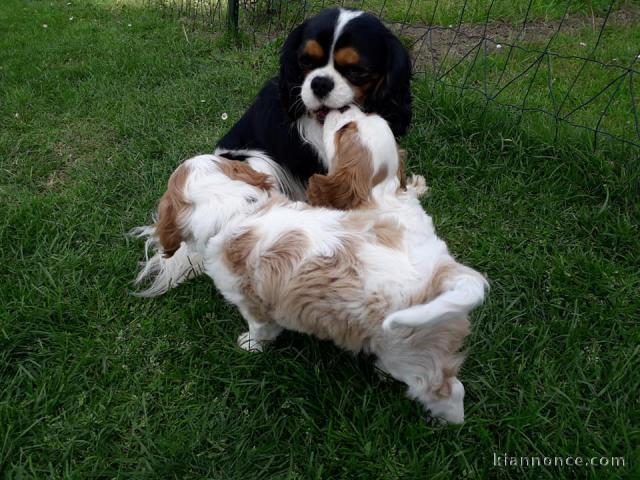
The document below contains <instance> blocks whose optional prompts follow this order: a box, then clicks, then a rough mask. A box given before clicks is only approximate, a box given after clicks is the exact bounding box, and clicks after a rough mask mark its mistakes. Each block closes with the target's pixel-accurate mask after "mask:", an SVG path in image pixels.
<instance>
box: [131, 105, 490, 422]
mask: <svg viewBox="0 0 640 480" xmlns="http://www.w3.org/2000/svg"><path fill="white" fill-rule="evenodd" d="M322 138H323V143H324V147H323V148H324V150H325V151H326V155H327V158H329V162H328V173H327V175H314V176H313V177H311V179H310V181H309V187H308V197H309V203H304V202H298V201H293V200H290V199H289V198H287V197H286V196H285V195H283V194H282V193H281V192H280V189H279V188H278V186H277V183H276V182H277V178H278V175H279V174H280V173H281V172H280V171H279V170H278V168H279V167H278V166H277V165H276V164H274V163H261V161H259V160H256V159H251V160H250V161H249V162H238V161H234V160H229V159H225V158H223V157H216V156H200V157H196V158H193V159H190V160H188V161H186V162H185V163H183V164H182V165H181V166H180V167H179V168H178V169H177V170H176V172H175V173H174V174H173V175H172V177H171V179H170V181H169V189H168V191H167V192H166V193H165V195H164V196H163V198H162V199H161V201H160V204H159V218H158V221H157V223H156V225H155V226H153V227H143V228H142V229H140V230H139V231H138V233H140V234H141V235H143V236H147V237H149V240H148V242H149V243H152V244H155V245H156V247H157V252H156V254H155V255H154V256H153V257H152V258H151V259H148V261H147V262H146V265H145V267H144V268H143V270H142V272H141V274H140V275H139V277H138V281H142V280H144V279H145V278H147V277H152V278H153V279H154V280H153V284H152V285H151V287H150V289H149V290H147V291H146V292H143V294H145V295H157V294H159V293H162V292H163V291H165V290H166V289H168V288H171V287H172V286H174V285H176V284H177V283H180V281H182V280H184V279H186V278H188V277H190V276H193V275H195V274H198V273H200V272H201V271H204V272H206V274H207V275H209V276H210V277H211V278H212V279H213V281H214V283H215V285H216V287H217V288H218V289H219V291H220V292H221V293H222V295H223V296H224V297H225V298H226V299H227V300H228V301H229V302H231V303H233V304H234V305H236V306H237V307H238V309H239V311H240V313H241V314H242V316H243V317H244V318H245V320H246V321H247V323H248V327H249V328H248V331H247V332H245V333H243V334H242V335H240V337H239V338H238V344H239V345H240V346H241V347H242V348H244V349H246V350H250V351H261V350H262V349H263V346H264V345H265V344H266V343H267V342H269V341H271V340H273V339H275V338H276V337H277V336H278V334H279V333H280V332H281V331H282V330H283V329H288V330H294V331H298V332H304V333H308V334H312V335H315V336H316V337H318V338H321V339H328V340H332V341H333V342H335V343H336V344H337V345H339V346H340V347H343V348H345V349H347V350H350V351H352V352H365V353H369V354H372V355H374V356H375V357H376V365H377V366H378V368H380V369H381V370H382V371H384V372H386V373H388V374H389V375H391V376H392V377H394V378H396V379H398V380H400V381H402V382H404V383H405V384H407V385H408V387H409V388H408V396H409V397H410V398H413V399H416V400H418V401H419V402H421V403H422V404H423V405H424V407H425V408H426V409H427V410H429V411H430V412H431V414H432V415H433V416H434V417H437V418H439V419H441V420H444V421H447V422H452V423H461V422H463V420H464V407H463V398H464V387H463V385H462V383H461V382H460V381H459V380H458V378H457V374H458V370H459V369H460V366H461V364H462V361H463V358H464V355H463V354H462V353H461V352H460V348H461V346H462V343H463V340H464V338H465V337H466V336H467V335H468V334H469V321H468V314H469V312H470V311H471V310H472V309H473V308H475V307H477V306H478V305H480V304H481V303H482V302H483V300H484V296H485V289H486V287H487V282H486V280H485V278H484V277H483V276H482V275H481V274H480V273H478V272H477V271H475V270H473V269H471V268H469V267H467V266H465V265H463V264H461V263H459V262H457V261H456V260H455V259H454V258H453V257H452V256H451V254H450V253H449V251H448V249H447V246H446V244H445V242H444V241H442V240H441V239H440V238H438V236H437V235H436V232H435V229H434V226H433V222H432V220H431V217H430V216H429V215H427V214H426V213H425V211H424V210H423V208H422V206H421V204H420V201H419V197H420V196H421V194H423V193H424V192H425V191H426V185H425V180H424V178H423V177H420V176H413V177H411V178H410V179H409V180H408V181H407V182H406V185H405V186H403V177H402V162H401V159H400V154H399V152H398V149H397V146H396V142H395V138H394V135H393V132H392V130H391V128H390V126H389V125H388V123H387V122H386V121H385V120H384V119H383V118H382V117H380V116H378V115H371V114H366V113H363V112H362V111H360V109H358V108H355V107H353V108H348V109H347V110H346V111H343V112H340V111H338V110H333V111H331V112H329V113H328V114H327V115H326V116H325V118H324V127H323V135H322ZM170 255H172V256H170Z"/></svg>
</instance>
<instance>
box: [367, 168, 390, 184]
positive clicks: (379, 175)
mask: <svg viewBox="0 0 640 480" xmlns="http://www.w3.org/2000/svg"><path fill="white" fill-rule="evenodd" d="M388 173H389V169H388V168H387V166H386V165H382V167H380V170H378V171H377V172H376V174H375V175H374V176H373V179H371V184H372V186H374V187H375V186H376V185H378V184H379V183H380V182H382V181H383V180H384V179H385V178H387V174H388Z"/></svg>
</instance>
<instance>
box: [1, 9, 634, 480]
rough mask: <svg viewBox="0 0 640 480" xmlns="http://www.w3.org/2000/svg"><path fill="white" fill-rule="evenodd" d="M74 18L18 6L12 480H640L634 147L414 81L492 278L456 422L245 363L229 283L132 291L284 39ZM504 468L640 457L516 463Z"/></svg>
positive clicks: (409, 141)
mask: <svg viewBox="0 0 640 480" xmlns="http://www.w3.org/2000/svg"><path fill="white" fill-rule="evenodd" d="M66 3H67V2H66V1H54V2H51V0H47V1H39V0H37V1H29V2H26V1H20V0H5V2H3V3H2V4H0V29H1V34H0V67H1V70H0V162H1V163H0V168H1V169H2V170H1V171H2V176H1V177H0V205H2V207H1V208H0V284H1V288H0V305H2V308H1V309H0V385H2V389H1V390H0V477H4V478H45V477H46V478H48V477H51V478H88V477H101V478H114V477H115V478H171V477H175V478H220V479H235V478H238V479H240V478H252V479H261V478H290V479H294V478H299V479H309V478H349V479H353V478H356V479H370V478H381V479H393V478H411V479H413V478H416V479H418V478H419V479H424V478H441V479H448V478H518V479H520V478H535V479H538V478H585V477H587V478H598V479H601V478H612V479H618V478H638V474H639V473H640V472H639V471H638V465H639V463H638V462H639V461H640V458H639V454H640V442H639V441H640V425H639V420H640V408H639V404H638V392H639V391H640V373H639V371H638V369H637V365H638V362H639V360H640V347H639V346H638V345H639V344H640V329H639V328H638V315H639V313H640V302H639V295H638V293H639V289H640V272H639V269H638V265H640V248H639V247H640V245H639V241H638V231H637V227H638V223H639V220H640V212H639V211H638V210H639V209H638V192H639V191H640V180H639V176H640V172H639V165H640V158H639V155H638V150H637V149H633V148H631V147H628V148H627V147H624V146H622V145H619V144H616V143H601V144H600V148H599V150H598V151H597V152H595V153H593V152H591V151H590V148H589V146H590V145H589V143H588V141H586V140H584V139H583V138H582V137H581V135H580V134H578V133H574V132H566V134H565V135H563V136H562V138H561V141H559V142H558V143H556V144H552V143H551V139H550V137H549V136H548V134H547V132H546V130H545V129H544V128H536V125H534V124H533V123H532V125H530V126H528V125H523V126H520V127H519V126H518V124H517V123H516V122H515V119H514V118H513V117H512V116H511V115H510V114H509V113H508V112H503V111H500V110H496V109H493V108H489V109H488V110H487V111H486V112H484V110H483V108H482V106H480V105H479V106H476V105H475V103H474V102H473V101H472V100H469V101H467V100H464V101H461V100H460V99H458V98H456V95H455V94H454V93H453V92H451V91H449V90H442V91H440V90H438V89H436V92H435V94H434V92H432V91H431V89H430V88H429V85H428V84H427V83H425V82H421V81H419V80H416V82H415V83H414V95H415V120H414V123H413V126H412V130H411V132H410V134H409V135H408V136H407V137H406V138H405V139H404V141H403V146H404V147H405V148H407V149H408V150H409V155H410V162H409V169H410V170H412V171H415V172H420V173H422V174H424V175H425V176H426V177H427V179H428V182H429V184H430V186H431V188H432V193H431V195H430V197H429V198H428V199H427V200H426V201H425V207H426V208H427V210H428V211H429V212H430V213H431V214H432V215H433V217H434V221H435V223H436V225H437V227H438V229H439V232H440V233H441V235H442V236H443V237H444V238H445V239H446V240H447V241H448V242H449V244H450V247H451V250H452V251H453V252H454V253H455V254H456V255H457V256H458V257H459V258H461V259H462V260H464V261H465V262H467V263H469V264H470V265H472V266H474V267H476V268H478V269H479V270H481V271H483V272H486V274H487V276H488V277H489V279H490V281H491V285H492V289H491V292H490V295H489V300H488V302H487V304H486V305H485V306H483V307H482V308H480V309H478V311H477V312H475V313H474V315H473V318H472V324H473V333H472V336H471V337H470V340H469V342H468V344H467V351H468V353H469V358H468V361H467V363H466V364H465V366H464V369H463V371H462V374H461V377H462V380H463V381H464V382H465V384H466V386H467V392H468V393H467V399H466V405H467V417H468V421H467V423H466V424H465V425H464V426H462V427H459V428H456V427H440V426H434V425H431V424H427V423H426V422H425V421H424V416H423V413H422V411H421V408H420V407H419V406H418V405H417V404H416V403H415V402H411V401H409V400H407V399H405V398H404V391H403V390H404V389H403V387H402V386H401V385H400V384H397V383H393V382H391V383H388V382H384V381H382V380H381V379H379V378H378V377H377V376H376V374H375V372H374V370H373V368H372V366H371V364H370V362H368V361H367V360H366V359H364V358H359V357H354V356H351V355H349V354H347V353H344V352H342V351H340V350H339V349H337V348H335V347H333V346H332V345H330V344H328V343H324V342H318V341H316V340H315V339H312V338H308V337H305V336H301V335H296V334H286V335H283V337H282V338H281V339H279V340H278V341H277V343H276V344H275V345H274V346H273V347H272V348H270V349H268V350H267V351H266V352H265V353H263V354H261V355H252V354H247V353H245V352H243V351H240V350H239V349H238V348H237V347H236V346H235V338H236V337H237V335H238V334H239V333H240V332H241V331H242V330H243V329H244V325H243V322H242V320H241V318H240V316H239V314H238V313H237V312H236V311H235V309H233V308H232V307H230V306H228V305H226V304H225V303H224V302H223V301H222V299H221V297H220V296H219V295H218V294H217V293H216V291H215V288H214V287H213V285H212V284H211V282H210V281H207V279H206V278H202V279H199V280H197V281H193V282H191V283H189V284H186V285H184V286H182V287H181V288H179V289H176V290H174V291H172V292H170V293H168V294H167V295H165V296H164V297H161V298H159V299H155V300H141V299H138V298H134V297H131V296H130V295H129V289H130V280H131V279H132V278H133V276H134V274H135V271H136V268H137V266H136V262H137V261H138V260H140V258H141V256H142V245H140V244H139V243H138V242H130V241H128V240H127V239H126V238H125V236H124V233H125V232H126V231H127V230H129V229H130V228H131V227H133V226H136V225H140V224H143V223H145V222H147V221H148V220H149V218H150V212H151V210H152V209H153V207H154V205H155V202H156V201H157V199H158V197H159V195H160V194H161V192H162V191H163V189H164V186H165V184H166V180H167V178H168V175H169V174H170V172H171V171H172V170H173V169H174V168H175V166H176V165H177V164H178V162H179V161H180V160H181V159H184V158H186V157H188V156H191V155H193V154H195V153H199V152H208V151H211V150H212V148H213V145H214V144H215V142H216V139H217V138H219V137H220V136H221V135H222V134H223V133H224V132H225V131H226V129H227V128H229V127H230V126H231V125H232V123H233V122H234V121H235V120H237V119H238V118H239V116H240V115H241V114H242V112H243V111H244V110H245V109H246V108H247V106H248V105H249V103H250V102H251V99H252V97H253V96H254V95H255V92H256V91H257V89H258V88H259V87H260V84H261V82H262V81H264V80H265V79H266V78H268V77H269V76H271V75H272V74H273V73H274V72H275V71H276V58H275V53H276V51H277V48H276V45H275V44H268V45H266V46H263V47H260V48H253V49H249V48H245V49H242V50H234V49H232V48H230V47H228V46H226V45H225V44H224V43H222V42H221V41H220V40H218V39H216V38H214V36H212V35H210V34H207V33H205V32H201V31H190V30H186V33H185V30H183V29H182V27H181V25H180V24H179V23H178V22H175V21H173V20H171V19H167V18H163V17H161V16H160V15H159V14H158V12H157V11H155V10H145V9H141V8H137V7H134V6H131V5H129V4H127V3H125V2H115V3H114V2H106V1H100V2H94V3H91V4H78V5H76V4H75V3H72V5H70V6H67V5H66ZM69 17H73V20H69ZM43 24H47V28H43V26H42V25H43ZM129 24H131V26H130V27H129V26H128V25H129ZM594 75H595V74H594ZM225 112H226V113H228V116H229V118H228V120H227V121H223V120H222V119H221V114H222V113H225ZM16 114H17V116H16ZM534 123H535V122H534ZM524 126H526V128H524ZM563 133H565V132H563ZM494 453H497V454H502V453H508V454H511V455H536V454H538V455H548V456H568V455H582V456H585V457H591V456H623V457H625V459H626V462H627V466H626V467H624V468H613V467H608V468H607V467H599V468H591V467H581V468H578V467H575V468H568V467H565V468H553V467H549V468H530V469H520V468H516V467H511V468H495V467H494V466H493V454H494Z"/></svg>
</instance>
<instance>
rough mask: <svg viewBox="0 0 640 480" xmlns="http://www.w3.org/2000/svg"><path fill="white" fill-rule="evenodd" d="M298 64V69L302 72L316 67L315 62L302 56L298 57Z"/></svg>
mask: <svg viewBox="0 0 640 480" xmlns="http://www.w3.org/2000/svg"><path fill="white" fill-rule="evenodd" d="M298 62H299V63H300V68H302V69H303V70H313V69H314V68H315V66H316V62H317V60H314V59H313V58H311V57H309V56H306V55H304V56H302V57H300V60H298Z"/></svg>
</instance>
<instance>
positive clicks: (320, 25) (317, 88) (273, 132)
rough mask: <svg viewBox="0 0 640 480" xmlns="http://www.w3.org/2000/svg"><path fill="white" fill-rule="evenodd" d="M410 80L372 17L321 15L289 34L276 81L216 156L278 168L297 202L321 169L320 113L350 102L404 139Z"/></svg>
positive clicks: (403, 58)
mask: <svg viewBox="0 0 640 480" xmlns="http://www.w3.org/2000/svg"><path fill="white" fill-rule="evenodd" d="M410 77H411V62H410V60H409V55H408V53H407V51H406V49H405V48H404V46H403V45H402V43H400V41H399V40H398V38H396V37H395V36H394V35H393V34H392V33H391V32H390V31H389V30H388V29H387V28H386V27H385V26H384V25H383V24H382V23H381V22H380V20H378V19H377V18H376V17H375V16H373V15H371V14H368V13H365V12H362V11H359V10H349V9H344V8H334V9H329V10H325V11H323V12H322V13H320V14H319V15H317V16H315V17H313V18H310V19H309V20H307V21H305V22H304V23H302V24H301V25H300V26H298V27H297V28H296V29H295V30H293V31H292V32H291V34H290V35H289V37H288V38H287V40H286V41H285V43H284V46H283V47H282V52H281V57H280V75H279V76H278V77H276V78H273V79H271V80H269V81H268V82H267V84H266V85H265V86H264V87H263V88H262V90H261V91H260V93H259V94H258V98H257V99H256V101H255V102H254V103H253V105H251V107H250V108H249V110H248V111H247V112H246V113H245V114H244V116H243V117H242V118H241V119H240V120H239V121H238V123H236V124H235V125H234V126H233V128H232V129H231V130H230V131H229V132H228V133H227V134H226V135H225V136H224V137H223V138H222V139H221V140H220V142H219V144H218V146H217V149H216V152H215V153H216V154H218V155H221V156H224V157H226V158H229V159H232V160H246V159H250V158H255V159H260V160H262V161H266V162H269V163H271V162H275V163H276V164H278V166H280V167H283V168H282V169H278V170H279V171H281V172H283V174H282V176H283V178H280V179H278V182H279V184H280V187H281V188H282V189H283V190H284V191H285V192H286V193H288V194H289V195H290V196H291V197H294V198H295V197H298V198H300V197H302V196H303V195H304V193H303V192H304V186H305V185H306V183H307V181H308V179H309V177H311V175H313V174H314V173H324V172H326V170H327V168H328V164H329V160H328V159H327V158H326V155H325V153H324V147H323V142H322V124H323V122H324V119H325V117H326V115H327V113H328V112H329V111H331V110H339V109H342V108H343V107H346V106H348V105H351V104H356V105H358V106H359V107H360V108H361V109H362V110H363V111H364V112H371V113H377V114H378V115H380V116H382V117H383V118H384V119H385V120H386V121H387V122H388V123H389V125H390V126H391V129H392V131H393V133H394V135H396V136H400V135H403V134H404V133H405V132H406V130H407V128H408V126H409V123H410V121H411V93H410V85H409V83H410Z"/></svg>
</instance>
